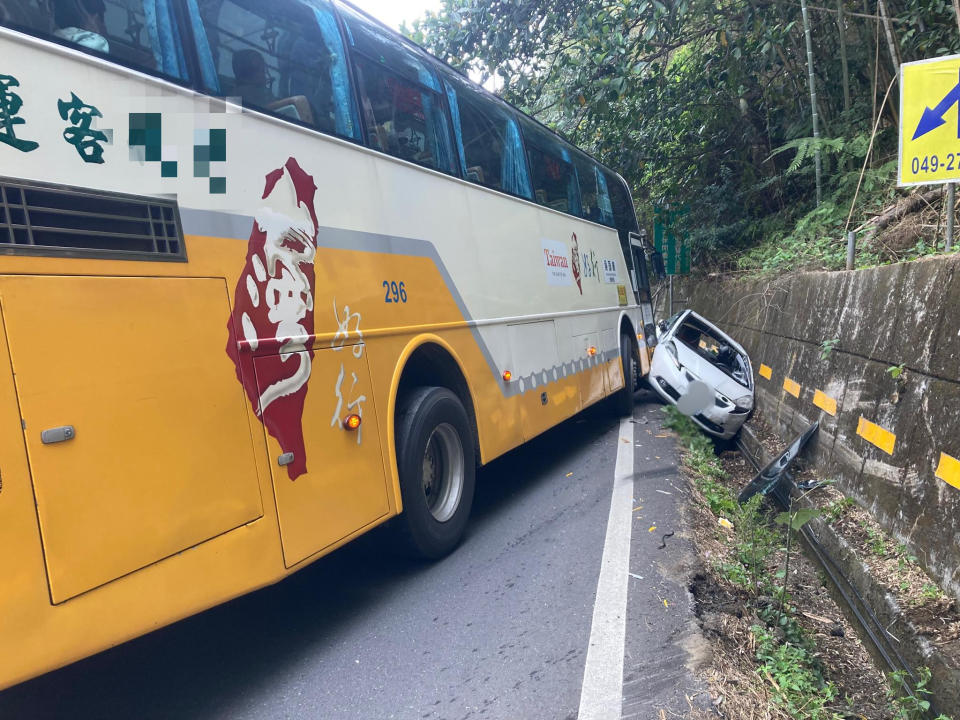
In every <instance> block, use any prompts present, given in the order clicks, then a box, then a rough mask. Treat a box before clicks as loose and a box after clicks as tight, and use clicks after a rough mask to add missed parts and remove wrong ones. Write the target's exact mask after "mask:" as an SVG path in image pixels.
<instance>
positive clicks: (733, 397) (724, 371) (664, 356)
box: [650, 310, 754, 439]
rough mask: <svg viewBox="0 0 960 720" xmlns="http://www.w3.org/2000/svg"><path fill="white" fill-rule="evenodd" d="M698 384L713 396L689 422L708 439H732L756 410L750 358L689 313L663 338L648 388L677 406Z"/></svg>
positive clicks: (729, 340) (714, 329) (728, 337)
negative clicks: (693, 385)
mask: <svg viewBox="0 0 960 720" xmlns="http://www.w3.org/2000/svg"><path fill="white" fill-rule="evenodd" d="M696 382H700V383H703V384H704V385H706V386H707V387H708V388H709V390H710V393H709V395H708V396H705V401H704V402H702V403H700V404H699V407H698V409H697V410H696V411H695V412H693V413H692V414H691V419H692V420H693V421H694V422H695V423H696V424H697V425H698V426H699V427H700V428H701V429H702V430H703V431H704V432H706V433H708V434H710V435H713V436H715V437H718V438H721V439H729V438H732V437H733V436H734V435H736V434H737V433H738V432H739V431H740V428H741V426H742V425H743V423H744V422H746V419H747V417H748V416H749V415H750V412H751V411H752V410H753V405H754V396H753V369H752V367H751V365H750V358H749V356H748V355H747V353H746V351H745V350H744V349H743V348H742V347H741V346H740V345H739V344H737V343H736V342H735V341H734V340H733V339H732V338H731V337H730V336H729V335H727V334H726V333H724V332H722V331H721V330H720V329H719V328H717V327H716V326H714V325H712V324H711V323H709V322H707V321H706V320H705V319H703V318H702V317H700V316H699V315H697V314H696V313H694V312H692V311H689V310H688V311H685V312H683V313H681V314H680V315H679V316H677V317H676V319H675V320H674V322H673V323H672V324H671V325H670V326H669V327H668V328H667V329H666V330H665V332H663V334H662V335H661V338H660V342H659V344H658V345H657V347H656V349H655V350H654V353H653V361H652V362H651V366H650V385H651V386H652V387H653V389H654V390H655V391H656V392H657V393H658V394H659V395H660V396H661V397H662V398H663V399H664V400H665V401H666V402H668V403H670V404H672V405H677V404H678V403H680V402H681V399H682V398H684V397H685V396H687V395H688V393H689V392H690V390H691V385H692V384H693V383H696Z"/></svg>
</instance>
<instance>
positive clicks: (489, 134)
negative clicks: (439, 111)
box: [444, 80, 533, 199]
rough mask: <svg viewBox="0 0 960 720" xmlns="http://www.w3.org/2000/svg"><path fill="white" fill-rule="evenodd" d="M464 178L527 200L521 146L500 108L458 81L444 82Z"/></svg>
mask: <svg viewBox="0 0 960 720" xmlns="http://www.w3.org/2000/svg"><path fill="white" fill-rule="evenodd" d="M444 87H445V89H446V91H447V98H448V101H449V105H450V114H451V116H452V118H453V125H454V135H455V136H456V139H457V141H458V142H459V150H460V151H461V164H462V166H463V168H462V169H463V173H464V177H465V178H466V179H467V180H470V181H471V182H475V183H479V184H480V185H486V186H487V187H490V188H493V189H495V190H504V191H506V192H509V193H512V194H514V195H519V196H520V197H525V198H527V199H530V198H532V197H533V194H532V193H531V191H530V178H529V176H528V174H527V164H526V161H525V160H524V158H523V143H522V142H521V140H520V132H519V130H518V129H517V123H516V120H514V119H513V118H512V117H511V116H510V115H509V114H508V113H507V112H506V110H505V109H504V108H501V107H498V106H497V105H496V103H495V102H494V101H492V100H490V99H488V98H485V97H484V96H483V95H482V94H481V93H479V92H477V91H475V90H473V89H471V88H469V86H468V85H466V83H462V82H460V81H458V80H449V81H448V80H444Z"/></svg>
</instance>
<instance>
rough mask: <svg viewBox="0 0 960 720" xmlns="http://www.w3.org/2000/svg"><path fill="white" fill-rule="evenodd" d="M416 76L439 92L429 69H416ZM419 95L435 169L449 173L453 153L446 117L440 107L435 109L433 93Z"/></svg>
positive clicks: (435, 100) (435, 80)
mask: <svg viewBox="0 0 960 720" xmlns="http://www.w3.org/2000/svg"><path fill="white" fill-rule="evenodd" d="M417 75H418V77H419V78H420V82H421V83H423V84H424V85H426V86H427V87H430V88H434V89H436V91H437V92H441V90H440V84H439V83H438V82H437V79H436V77H434V75H433V73H432V72H431V71H430V70H429V69H427V68H426V67H418V70H417ZM420 95H421V97H422V98H423V113H424V115H425V116H426V118H427V126H428V127H429V128H430V130H431V132H430V133H428V135H429V136H430V137H429V138H428V142H429V143H430V150H431V151H432V152H433V156H434V157H435V158H436V159H437V162H436V167H437V169H438V170H443V171H444V172H451V171H452V170H453V153H452V152H451V150H450V130H449V129H448V128H447V116H446V115H445V114H444V112H443V108H442V107H437V99H438V98H436V97H434V95H433V93H430V92H421V93H420Z"/></svg>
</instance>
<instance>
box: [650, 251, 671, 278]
mask: <svg viewBox="0 0 960 720" xmlns="http://www.w3.org/2000/svg"><path fill="white" fill-rule="evenodd" d="M650 262H651V264H652V265H653V274H654V275H656V276H657V280H663V279H664V278H666V277H667V268H666V267H665V266H664V264H663V255H661V254H660V253H658V252H657V251H656V250H654V251H653V252H652V253H651V254H650Z"/></svg>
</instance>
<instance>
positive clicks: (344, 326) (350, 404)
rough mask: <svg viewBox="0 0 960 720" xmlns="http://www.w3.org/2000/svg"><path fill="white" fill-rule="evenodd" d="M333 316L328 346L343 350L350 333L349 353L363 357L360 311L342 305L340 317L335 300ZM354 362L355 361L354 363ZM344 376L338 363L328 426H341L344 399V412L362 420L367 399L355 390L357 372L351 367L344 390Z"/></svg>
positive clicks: (343, 369)
mask: <svg viewBox="0 0 960 720" xmlns="http://www.w3.org/2000/svg"><path fill="white" fill-rule="evenodd" d="M333 316H334V318H336V321H337V332H336V333H334V336H333V340H331V341H330V347H331V348H332V349H333V350H334V351H340V350H343V349H344V347H345V346H346V343H347V342H348V341H351V334H352V335H353V340H352V341H353V342H354V343H355V344H354V345H353V347H352V348H351V351H350V352H351V354H352V355H353V357H354V359H355V360H359V359H360V358H362V357H363V332H362V331H361V330H360V320H361V318H360V313H358V312H353V313H351V312H350V306H349V305H344V306H343V316H342V317H341V315H340V312H339V311H338V310H337V302H336V300H334V302H333ZM354 364H355V363H354ZM344 376H345V367H344V363H340V373H339V375H337V382H336V384H335V385H334V388H333V393H334V395H335V396H336V398H337V406H336V408H335V409H334V411H333V416H332V417H331V418H330V427H341V428H342V427H343V420H344V400H346V413H347V414H351V413H356V414H357V416H358V417H359V418H360V419H361V420H363V405H362V403H364V402H365V401H366V399H367V396H366V395H362V394H360V392H359V391H358V390H357V384H358V383H359V382H360V379H359V378H358V377H357V373H356V372H355V371H354V370H353V369H351V371H350V379H351V382H350V385H349V387H348V388H346V390H344ZM361 432H362V430H360V429H358V430H357V444H358V445H359V444H360V441H361V440H362V437H361V435H360V433H361Z"/></svg>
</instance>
